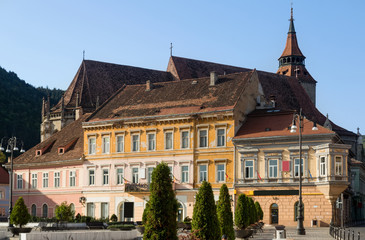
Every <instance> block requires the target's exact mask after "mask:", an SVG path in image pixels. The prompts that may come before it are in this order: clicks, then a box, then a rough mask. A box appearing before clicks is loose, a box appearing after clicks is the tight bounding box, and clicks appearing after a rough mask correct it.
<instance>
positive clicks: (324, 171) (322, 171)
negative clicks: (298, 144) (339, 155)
mask: <svg viewBox="0 0 365 240" xmlns="http://www.w3.org/2000/svg"><path fill="white" fill-rule="evenodd" d="M322 160H323V162H322ZM326 175H327V159H326V157H325V156H320V157H319V176H321V177H325V176H326Z"/></svg>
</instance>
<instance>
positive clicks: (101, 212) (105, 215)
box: [100, 202, 109, 219]
mask: <svg viewBox="0 0 365 240" xmlns="http://www.w3.org/2000/svg"><path fill="white" fill-rule="evenodd" d="M103 206H106V209H104V211H103ZM103 212H104V216H103ZM100 217H101V218H103V219H106V218H108V217H109V203H108V202H101V203H100Z"/></svg>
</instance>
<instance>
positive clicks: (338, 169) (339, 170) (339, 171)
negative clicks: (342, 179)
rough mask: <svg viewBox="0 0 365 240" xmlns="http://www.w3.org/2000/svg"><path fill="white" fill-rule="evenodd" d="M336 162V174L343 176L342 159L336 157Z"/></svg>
mask: <svg viewBox="0 0 365 240" xmlns="http://www.w3.org/2000/svg"><path fill="white" fill-rule="evenodd" d="M335 160H336V162H335V174H336V175H342V157H339V156H336V158H335Z"/></svg>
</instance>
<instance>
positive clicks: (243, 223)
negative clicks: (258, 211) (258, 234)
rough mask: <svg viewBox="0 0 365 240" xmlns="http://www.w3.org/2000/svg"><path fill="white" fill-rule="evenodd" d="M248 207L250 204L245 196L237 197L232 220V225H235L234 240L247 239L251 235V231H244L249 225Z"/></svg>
mask: <svg viewBox="0 0 365 240" xmlns="http://www.w3.org/2000/svg"><path fill="white" fill-rule="evenodd" d="M249 207H250V204H249V200H248V199H247V197H246V195H245V194H241V195H239V197H238V201H237V207H236V211H235V218H234V223H235V225H236V229H235V230H234V232H235V235H236V238H247V237H249V236H251V235H252V234H253V231H252V230H250V229H246V228H247V227H248V226H249V224H250V216H249V214H250V210H249Z"/></svg>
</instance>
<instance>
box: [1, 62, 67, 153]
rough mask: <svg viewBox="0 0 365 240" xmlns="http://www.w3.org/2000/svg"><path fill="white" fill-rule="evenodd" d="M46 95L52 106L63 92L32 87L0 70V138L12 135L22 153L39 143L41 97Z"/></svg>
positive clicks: (12, 74) (13, 75)
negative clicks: (23, 149) (18, 141)
mask: <svg viewBox="0 0 365 240" xmlns="http://www.w3.org/2000/svg"><path fill="white" fill-rule="evenodd" d="M48 94H49V95H50V100H51V106H52V105H54V104H56V103H57V102H58V100H59V99H60V98H61V96H62V94H63V91H62V90H59V89H53V90H49V89H47V88H42V87H41V88H35V87H33V86H32V85H30V84H28V83H26V82H25V81H23V80H21V79H19V78H18V76H17V75H16V74H15V73H14V72H8V71H6V70H5V69H3V68H1V67H0V138H2V137H11V136H16V137H17V138H20V139H21V140H23V142H24V148H25V149H26V150H27V149H29V148H31V147H33V146H34V145H35V144H37V143H39V141H40V124H41V108H42V98H43V97H45V98H46V99H47V95H48ZM3 145H5V144H3ZM3 147H6V145H5V146H3Z"/></svg>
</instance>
